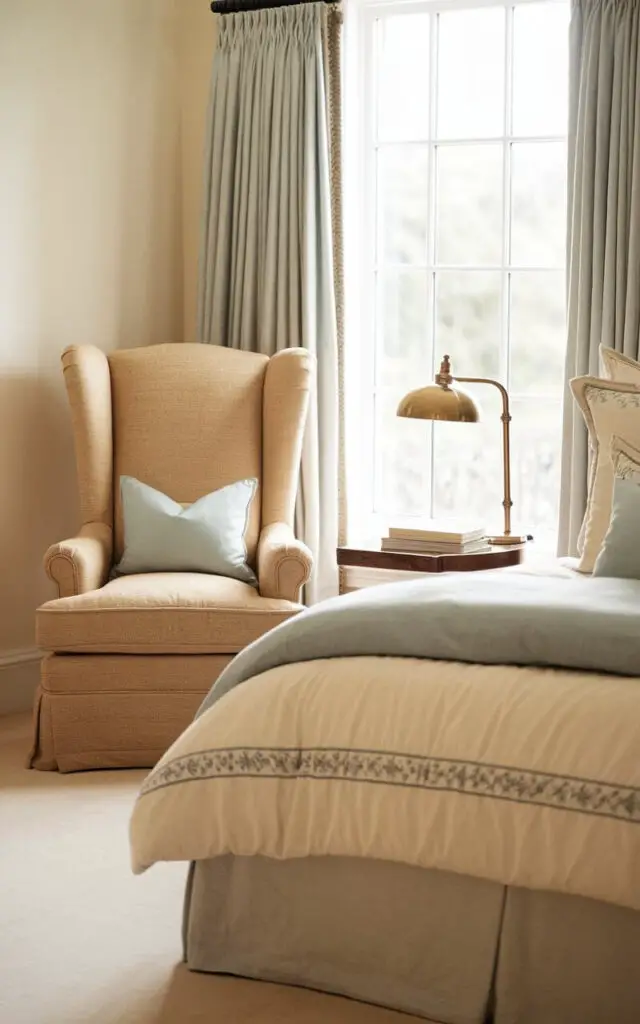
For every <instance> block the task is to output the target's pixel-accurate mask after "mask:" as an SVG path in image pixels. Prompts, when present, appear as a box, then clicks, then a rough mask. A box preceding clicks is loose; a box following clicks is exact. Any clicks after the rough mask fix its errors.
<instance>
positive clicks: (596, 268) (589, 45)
mask: <svg viewBox="0 0 640 1024" xmlns="http://www.w3.org/2000/svg"><path fill="white" fill-rule="evenodd" d="M639 25H640V3H639V2H638V0H573V6H572V16H571V24H570V30H569V49H570V63H569V66H570V81H569V178H568V250H567V266H568V281H567V301H568V310H567V312H568V316H567V319H568V345H567V360H566V377H567V380H570V379H571V377H576V376H579V375H581V374H586V373H590V374H593V375H596V376H597V375H598V373H599V364H598V347H599V345H600V344H601V343H602V344H604V345H606V346H608V347H610V348H615V349H617V350H618V351H619V352H624V353H625V355H628V356H631V357H632V358H633V359H637V358H638V355H639V349H640V96H639V95H638V85H639V82H640V79H639V75H638V65H639V61H640V50H639V48H638V31H639ZM563 430H564V433H563V457H562V484H561V496H560V533H559V553H560V554H567V553H571V554H573V553H575V551H576V548H577V546H578V543H579V535H580V528H581V524H582V520H583V517H584V512H585V506H586V496H587V479H588V473H589V451H588V440H587V432H586V428H585V425H584V422H583V419H582V415H581V413H580V411H579V410H578V409H577V408H576V407H575V406H574V403H573V400H572V397H571V394H570V392H569V389H568V388H567V392H566V397H565V407H564V427H563Z"/></svg>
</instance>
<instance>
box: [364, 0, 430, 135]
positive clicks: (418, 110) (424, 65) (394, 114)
mask: <svg viewBox="0 0 640 1024" xmlns="http://www.w3.org/2000/svg"><path fill="white" fill-rule="evenodd" d="M377 80H378V138H380V139H382V140H385V141H393V142H395V141H399V140H401V139H426V138H427V136H428V133H429V15H428V14H403V15H399V16H398V15H396V16H394V17H389V18H381V19H380V20H379V21H378V76H377Z"/></svg>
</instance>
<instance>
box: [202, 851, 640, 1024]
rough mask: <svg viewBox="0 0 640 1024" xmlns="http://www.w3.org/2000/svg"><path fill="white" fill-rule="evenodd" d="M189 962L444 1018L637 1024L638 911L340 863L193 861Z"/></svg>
mask: <svg viewBox="0 0 640 1024" xmlns="http://www.w3.org/2000/svg"><path fill="white" fill-rule="evenodd" d="M183 940H184V959H185V961H186V963H187V965H188V966H189V967H190V968H191V969H193V970H197V971H208V972H214V973H226V974H235V975H242V976H244V977H249V978H259V979H262V980H266V981H276V982H280V983H285V984H293V985H302V986H305V987H308V988H315V989H319V990H321V991H325V992H332V993H336V994H340V995H345V996H350V997H352V998H355V999H360V1000H363V1001H365V1002H370V1003H376V1004H379V1005H382V1006H387V1007H391V1008H393V1009H396V1010H404V1011H406V1012H408V1013H412V1014H415V1015H417V1016H421V1017H424V1018H425V1019H426V1020H430V1021H434V1022H438V1024H488V1022H491V1024H639V1022H640V970H639V969H638V964H640V914H638V913H637V912H635V911H631V910H625V909H623V908H620V907H615V906H612V905H610V904H605V903H599V902H596V901H594V900H588V899H581V898H578V897H574V896H564V895H561V894H557V893H544V892H533V891H530V890H524V889H516V888H506V887H504V886H500V885H497V884H496V883H493V882H485V881H481V880H479V879H475V878H469V877H466V876H462V875H453V874H449V873H447V872H438V871H427V870H424V869H421V868H415V867H411V866H409V865H404V864H392V863H389V862H386V861H375V860H362V859H357V858H343V857H332V858H328V857H308V858H303V859H300V860H285V861H278V860H271V859H268V858H265V857H233V856H225V857H219V858H216V859H215V860H207V861H200V862H198V863H197V864H195V865H192V866H191V869H190V873H189V880H188V884H187V891H186V895H185V912H184V930H183Z"/></svg>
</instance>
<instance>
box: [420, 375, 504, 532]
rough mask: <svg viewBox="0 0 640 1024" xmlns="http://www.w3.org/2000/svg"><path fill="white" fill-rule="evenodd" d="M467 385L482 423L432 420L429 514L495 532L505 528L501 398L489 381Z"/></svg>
mask: <svg viewBox="0 0 640 1024" xmlns="http://www.w3.org/2000/svg"><path fill="white" fill-rule="evenodd" d="M467 387H468V390H469V391H471V392H472V394H473V397H474V399H475V400H476V402H477V403H478V406H479V408H480V421H479V422H478V423H435V424H434V428H433V429H434V434H433V437H434V443H433V458H434V462H433V466H434V470H433V512H434V515H435V516H436V517H437V518H440V517H443V518H449V517H450V518H454V519H464V520H467V521H468V520H472V521H477V523H478V525H479V526H484V527H485V529H486V530H487V531H489V532H491V533H497V532H498V531H501V530H502V528H503V522H502V505H501V502H502V448H501V444H502V434H501V427H502V425H501V423H500V413H501V403H500V396H499V394H498V392H497V390H496V389H495V388H493V387H491V385H489V384H485V385H479V384H476V385H467Z"/></svg>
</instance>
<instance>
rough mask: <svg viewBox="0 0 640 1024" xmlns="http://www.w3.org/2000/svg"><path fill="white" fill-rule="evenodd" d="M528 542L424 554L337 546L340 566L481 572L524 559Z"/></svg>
mask: <svg viewBox="0 0 640 1024" xmlns="http://www.w3.org/2000/svg"><path fill="white" fill-rule="evenodd" d="M525 548H526V545H525V544H514V545H513V547H505V546H503V545H496V546H495V547H492V548H491V550H490V551H482V552H469V553H468V554H465V555H423V554H417V553H411V554H408V553H407V552H404V551H381V550H380V548H379V547H377V548H376V547H374V546H371V547H366V548H346V547H345V548H338V551H337V555H338V565H341V566H345V567H346V566H349V567H351V568H360V569H391V570H393V571H395V572H480V571H482V570H485V569H506V568H507V567H508V566H510V565H520V563H521V562H522V561H523V560H524V553H525Z"/></svg>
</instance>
